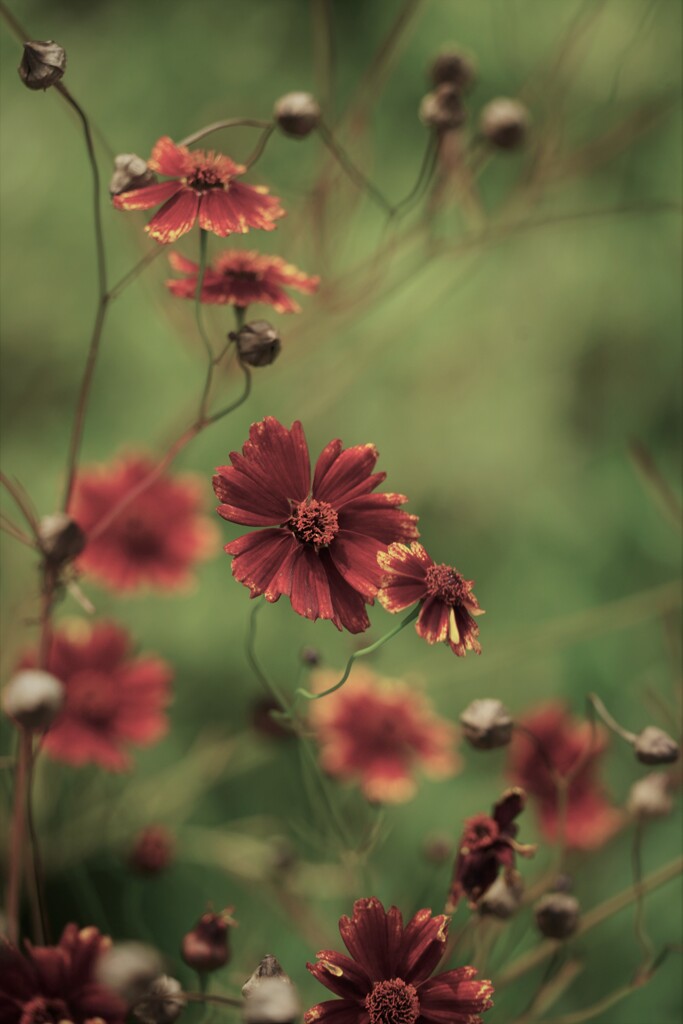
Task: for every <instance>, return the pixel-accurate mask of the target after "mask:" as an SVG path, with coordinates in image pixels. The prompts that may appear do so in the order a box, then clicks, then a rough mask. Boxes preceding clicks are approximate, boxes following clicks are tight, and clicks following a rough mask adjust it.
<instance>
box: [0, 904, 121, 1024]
mask: <svg viewBox="0 0 683 1024" xmlns="http://www.w3.org/2000/svg"><path fill="white" fill-rule="evenodd" d="M110 945H111V940H110V939H109V938H107V937H105V936H103V935H100V933H99V931H98V930H97V928H83V929H81V930H80V931H79V929H78V926H77V925H75V924H68V925H67V926H66V928H65V929H64V931H63V932H62V937H61V939H60V940H59V942H58V943H57V945H56V946H33V945H32V944H31V943H30V942H27V943H26V955H24V954H22V953H21V952H20V951H19V950H18V949H17V948H16V947H15V946H13V945H11V944H10V943H9V942H6V941H3V940H0V1021H2V1024H43V1022H46V1021H60V1022H61V1021H70V1022H71V1024H95V1021H102V1022H104V1021H106V1024H124V1021H125V1019H126V1013H127V1007H126V1005H125V1003H124V1002H123V1001H122V1000H121V999H119V997H118V996H117V995H114V994H113V993H112V992H110V991H108V990H107V989H106V988H105V987H104V986H103V985H100V984H99V983H98V982H97V981H96V980H95V970H96V967H97V961H98V959H99V957H100V955H101V954H102V953H103V952H104V951H105V950H106V949H108V948H109V946H110Z"/></svg>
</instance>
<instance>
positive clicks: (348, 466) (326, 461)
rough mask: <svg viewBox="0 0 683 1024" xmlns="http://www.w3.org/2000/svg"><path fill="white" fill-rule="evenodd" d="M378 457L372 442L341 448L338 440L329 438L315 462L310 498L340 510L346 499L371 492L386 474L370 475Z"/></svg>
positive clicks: (349, 499)
mask: <svg viewBox="0 0 683 1024" xmlns="http://www.w3.org/2000/svg"><path fill="white" fill-rule="evenodd" d="M378 457H379V452H378V451H377V449H376V448H375V446H374V444H359V445H356V446H355V447H354V448H345V449H344V450H342V443H341V441H340V440H339V439H337V440H335V441H330V443H329V444H328V445H326V447H325V448H324V449H323V450H322V452H321V453H320V456H319V458H318V461H317V463H316V467H315V476H314V478H313V497H314V498H317V499H318V500H319V501H329V503H330V504H331V505H333V506H334V507H335V508H336V509H337V510H339V509H340V508H341V507H342V505H344V504H345V503H346V502H347V501H351V500H352V499H353V498H357V497H359V496H360V495H361V494H369V492H370V491H374V489H375V487H378V486H379V484H380V483H381V482H382V481H383V480H384V478H385V476H386V474H385V473H375V474H372V469H373V467H374V465H375V463H376V462H377V459H378Z"/></svg>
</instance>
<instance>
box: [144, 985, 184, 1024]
mask: <svg viewBox="0 0 683 1024" xmlns="http://www.w3.org/2000/svg"><path fill="white" fill-rule="evenodd" d="M182 993H183V989H182V985H181V984H180V982H179V981H176V979H175V978H169V976H168V975H167V974H162V975H161V976H160V977H159V978H157V979H156V980H155V981H153V982H152V984H151V985H150V986H149V988H148V989H147V991H146V992H145V994H144V996H143V998H142V999H141V1000H140V1002H138V1003H137V1004H136V1005H135V1006H134V1007H133V1016H134V1017H135V1018H136V1019H137V1020H139V1021H141V1022H142V1024H173V1021H174V1020H177V1018H178V1017H179V1016H180V1014H181V1013H182V1012H183V1009H184V1007H185V997H184V996H183V994H182Z"/></svg>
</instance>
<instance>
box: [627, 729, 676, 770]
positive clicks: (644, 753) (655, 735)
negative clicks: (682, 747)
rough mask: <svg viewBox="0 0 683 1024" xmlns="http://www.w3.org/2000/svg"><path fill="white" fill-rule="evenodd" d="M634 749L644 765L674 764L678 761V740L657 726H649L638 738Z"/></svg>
mask: <svg viewBox="0 0 683 1024" xmlns="http://www.w3.org/2000/svg"><path fill="white" fill-rule="evenodd" d="M633 749H634V750H635V752H636V757H637V758H638V760H639V761H640V762H642V764H673V762H674V761H677V760H678V754H679V750H678V744H677V743H676V740H674V739H672V737H671V736H669V734H668V732H664V730H663V729H658V728H657V726H656V725H648V726H647V727H646V728H645V729H643V731H642V732H641V733H640V734H639V735H638V736H636V739H635V742H634V744H633Z"/></svg>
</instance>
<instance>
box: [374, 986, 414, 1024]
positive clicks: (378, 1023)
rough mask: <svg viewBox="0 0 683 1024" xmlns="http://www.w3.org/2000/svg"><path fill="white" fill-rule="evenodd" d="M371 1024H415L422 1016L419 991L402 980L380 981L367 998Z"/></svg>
mask: <svg viewBox="0 0 683 1024" xmlns="http://www.w3.org/2000/svg"><path fill="white" fill-rule="evenodd" d="M365 1009H366V1010H367V1011H368V1016H369V1017H370V1024H415V1021H416V1020H417V1018H418V1017H419V1016H420V1002H419V1000H418V998H417V991H416V990H415V988H414V987H413V986H412V985H408V984H406V982H405V981H402V980H401V978H394V979H393V981H378V982H377V983H376V985H375V986H374V987H373V989H372V992H370V994H369V995H367V996H366V997H365Z"/></svg>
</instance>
